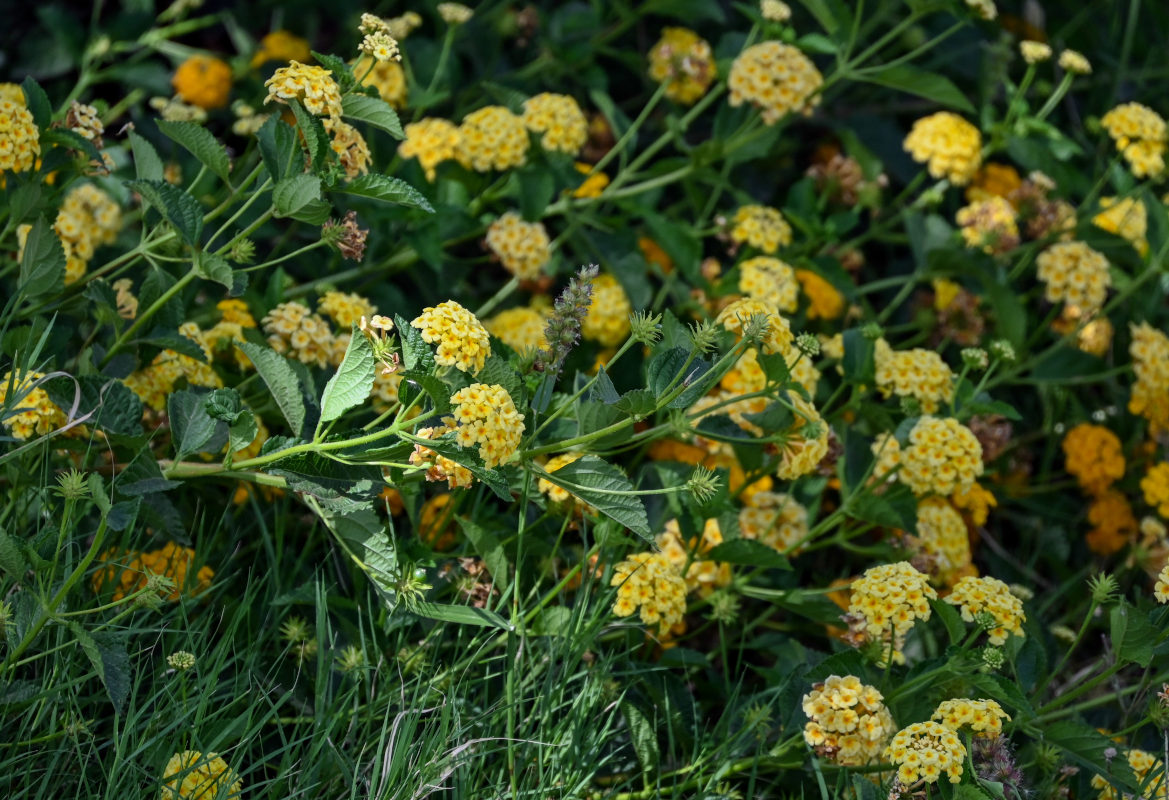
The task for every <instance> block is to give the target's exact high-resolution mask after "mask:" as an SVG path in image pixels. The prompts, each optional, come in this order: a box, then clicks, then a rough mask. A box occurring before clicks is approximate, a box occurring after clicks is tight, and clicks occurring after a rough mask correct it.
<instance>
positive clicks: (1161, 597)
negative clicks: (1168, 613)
mask: <svg viewBox="0 0 1169 800" xmlns="http://www.w3.org/2000/svg"><path fill="white" fill-rule="evenodd" d="M1153 596H1154V597H1155V598H1157V602H1158V603H1169V563H1167V564H1166V565H1165V566H1163V567H1161V573H1160V574H1159V575H1157V584H1156V586H1154V587H1153Z"/></svg>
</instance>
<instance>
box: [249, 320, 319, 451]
mask: <svg viewBox="0 0 1169 800" xmlns="http://www.w3.org/2000/svg"><path fill="white" fill-rule="evenodd" d="M239 348H240V349H241V350H243V351H244V355H246V356H247V357H248V358H249V359H251V361H252V363H253V364H254V365H255V366H256V372H258V373H260V377H261V378H263V379H264V383H265V384H267V386H268V391H269V392H271V393H272V398H273V399H274V400H275V401H276V406H277V407H278V408H279V409H280V413H281V414H283V415H284V419H285V420H286V421H287V422H288V428H289V430H291V431H292V433H293V434H294V435H296V436H299V435H300V433H301V429H302V428H304V417H305V407H304V395H303V394H302V393H301V390H300V381H298V380H297V379H296V373H295V372H293V371H292V367H291V366H290V365H289V363H288V360H287V359H286V358H284V356H282V355H280V354H279V353H277V352H276V351H275V350H272V349H271V348H268V347H262V346H260V345H258V344H253V343H251V342H240V344H239Z"/></svg>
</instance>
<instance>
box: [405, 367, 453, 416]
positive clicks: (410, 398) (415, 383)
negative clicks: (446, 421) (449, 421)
mask: <svg viewBox="0 0 1169 800" xmlns="http://www.w3.org/2000/svg"><path fill="white" fill-rule="evenodd" d="M418 391H423V392H425V393H426V395H427V396H428V397H429V398H430V402H431V403H432V404H433V405H434V410H435V411H436V412H438V413H439V414H446V413H447V412H448V411H450V410H451V388H450V387H449V386H447V385H446V384H445V383H443V382H442V381H441V380H439V379H438V378H436V377H434V376H433V375H427V374H426V373H425V372H414V371H412V370H407V371H405V372H403V373H402V382H401V383H400V384H398V400H399V401H400V402H401V403H402V405H410V403H412V402H414V395H415V393H417V392H418Z"/></svg>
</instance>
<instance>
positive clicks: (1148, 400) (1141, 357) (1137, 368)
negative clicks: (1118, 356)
mask: <svg viewBox="0 0 1169 800" xmlns="http://www.w3.org/2000/svg"><path fill="white" fill-rule="evenodd" d="M1131 330H1132V344H1130V345H1129V349H1128V352H1129V355H1131V356H1132V370H1133V373H1134V374H1135V375H1136V382H1135V383H1134V384H1133V385H1132V389H1131V394H1130V395H1129V399H1128V410H1129V411H1131V412H1132V413H1133V414H1140V415H1141V416H1142V417H1144V418H1145V419H1147V420H1148V421H1149V432H1150V433H1151V434H1153V435H1154V436H1157V435H1159V434H1162V433H1164V432H1166V431H1169V336H1166V335H1165V334H1164V333H1163V332H1162V331H1159V330H1157V329H1156V328H1154V327H1153V326H1151V325H1150V324H1149V323H1147V322H1142V323H1141V324H1139V325H1132V326H1131Z"/></svg>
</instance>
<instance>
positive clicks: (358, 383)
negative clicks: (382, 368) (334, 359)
mask: <svg viewBox="0 0 1169 800" xmlns="http://www.w3.org/2000/svg"><path fill="white" fill-rule="evenodd" d="M373 362H374V358H373V347H372V346H371V345H370V343H369V338H368V337H367V336H366V335H365V334H364V333H362V332H361V331H360V330H358V329H357V326H356V325H354V326H353V330H352V335H351V336H350V337H349V346H348V347H346V348H345V358H344V359H343V360H342V361H341V366H340V367H338V368H337V372H336V374H334V375H333V377H332V378H329V382H328V383H327V384H325V391H324V393H322V394H321V422H322V423H326V422H332V421H333V420H335V419H337V418H338V417H340V416H341V415H342V414H344V413H345V412H346V411H348V410H349V409H351V408H353V407H354V406H359V405H361V404H362V403H364V402H365V401H366V398H368V397H369V392H370V390H371V389H373V380H374V363H373Z"/></svg>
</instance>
